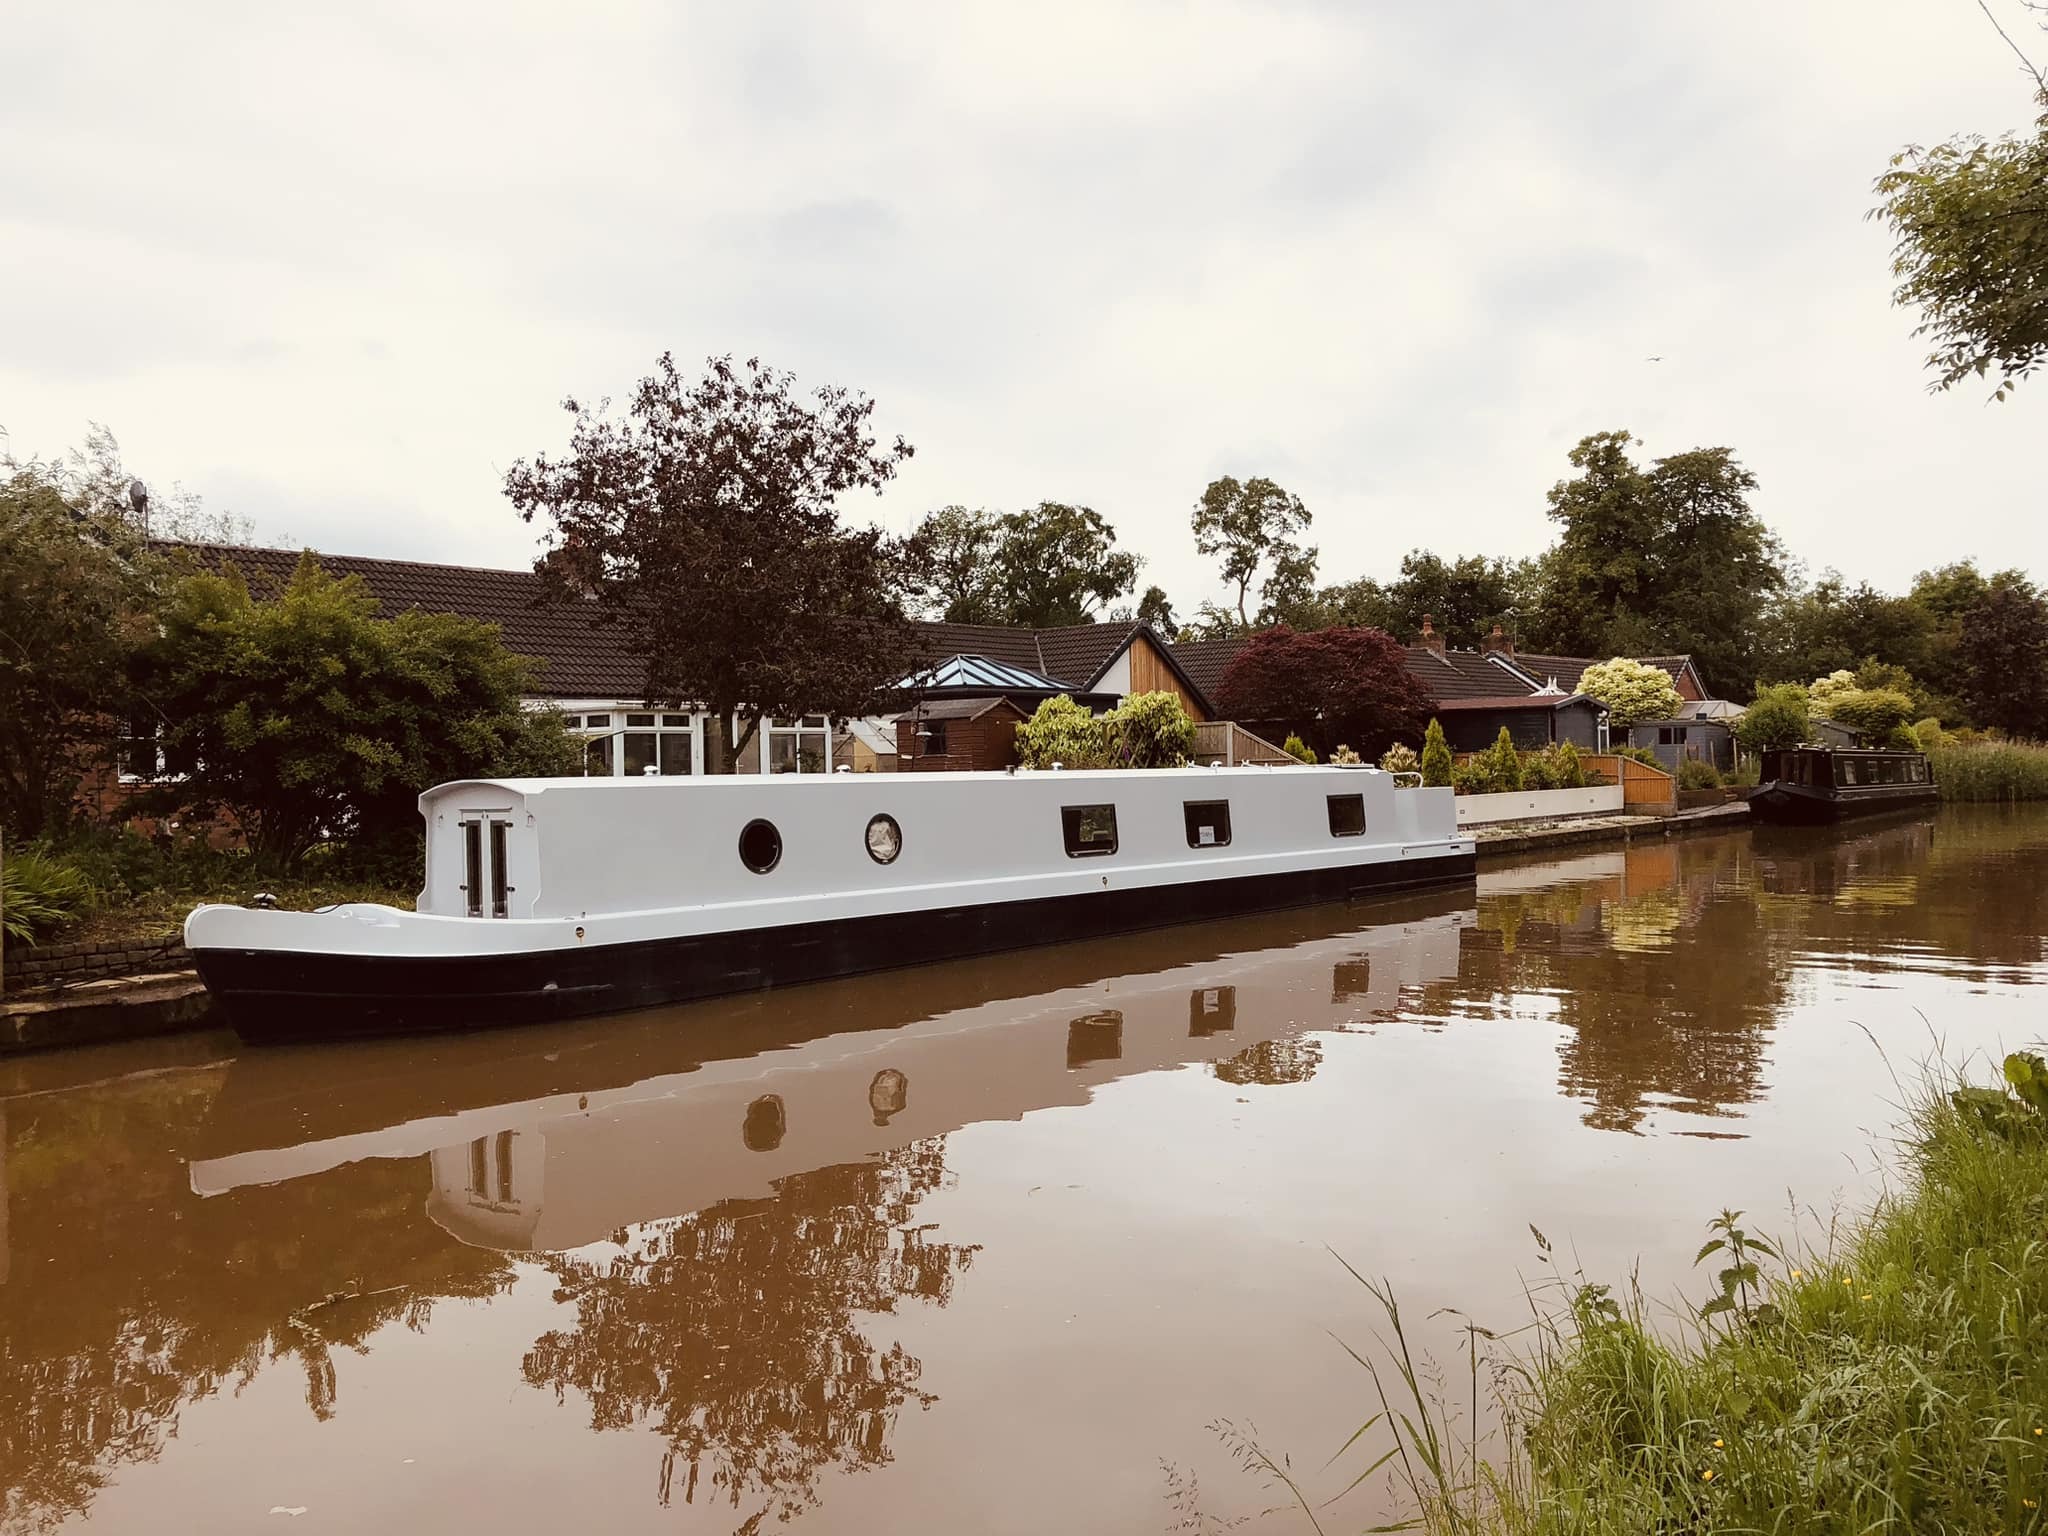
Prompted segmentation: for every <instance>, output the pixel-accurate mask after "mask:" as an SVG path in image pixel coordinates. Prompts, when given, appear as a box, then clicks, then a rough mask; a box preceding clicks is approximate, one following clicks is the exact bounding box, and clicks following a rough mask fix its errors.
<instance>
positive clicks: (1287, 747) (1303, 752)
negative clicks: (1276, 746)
mask: <svg viewBox="0 0 2048 1536" xmlns="http://www.w3.org/2000/svg"><path fill="white" fill-rule="evenodd" d="M1280 750H1281V751H1282V752H1285V753H1286V754H1287V755H1288V756H1289V757H1293V758H1298V759H1300V760H1301V761H1302V762H1304V763H1312V762H1314V761H1315V760H1316V754H1315V749H1314V748H1312V747H1311V746H1310V745H1309V744H1308V743H1307V742H1305V741H1303V740H1302V739H1301V736H1300V735H1299V733H1296V732H1290V733H1289V734H1288V737H1287V739H1286V740H1285V741H1283V742H1281V743H1280Z"/></svg>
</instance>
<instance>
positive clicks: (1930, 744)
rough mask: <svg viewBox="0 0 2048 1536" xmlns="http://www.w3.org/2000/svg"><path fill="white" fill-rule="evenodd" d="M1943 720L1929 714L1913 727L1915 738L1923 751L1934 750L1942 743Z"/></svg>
mask: <svg viewBox="0 0 2048 1536" xmlns="http://www.w3.org/2000/svg"><path fill="white" fill-rule="evenodd" d="M1941 739H1942V738H1941V722H1940V721H1939V720H1937V719H1935V718H1934V717H1933V716H1932V715H1929V716H1928V717H1927V718H1926V719H1925V720H1922V721H1919V722H1917V723H1916V724H1915V725H1914V727H1913V740H1914V741H1915V742H1917V743H1918V744H1919V748H1920V750H1921V751H1922V752H1932V751H1933V750H1934V749H1935V748H1936V747H1938V746H1940V745H1941Z"/></svg>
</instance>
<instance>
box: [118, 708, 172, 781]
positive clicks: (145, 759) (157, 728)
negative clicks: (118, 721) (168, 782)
mask: <svg viewBox="0 0 2048 1536" xmlns="http://www.w3.org/2000/svg"><path fill="white" fill-rule="evenodd" d="M114 765H115V767H116V769H117V770H118V771H119V773H120V775H121V777H122V778H124V779H137V780H139V779H157V778H162V777H163V772H164V747H163V725H162V722H161V721H159V720H158V719H157V718H156V717H155V716H154V715H134V716H131V717H130V718H129V719H128V720H127V721H126V722H125V727H124V729H123V730H122V732H121V739H120V740H119V742H117V743H116V745H115V748H114Z"/></svg>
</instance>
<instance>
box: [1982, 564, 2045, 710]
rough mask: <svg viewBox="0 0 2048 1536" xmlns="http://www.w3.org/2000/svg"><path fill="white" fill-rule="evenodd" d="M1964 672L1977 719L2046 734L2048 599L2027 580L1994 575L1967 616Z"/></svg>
mask: <svg viewBox="0 0 2048 1536" xmlns="http://www.w3.org/2000/svg"><path fill="white" fill-rule="evenodd" d="M1964 637H1965V651H1964V664H1963V665H1964V676H1965V687H1966V690H1967V696H1968V699H1969V703H1970V708H1971V711H1972V713H1974V714H1975V715H1976V717H1977V723H1978V724H1979V725H1989V726H1996V727H1998V728H1999V729H2000V730H2004V731H2010V732H2011V733H2012V734H2014V735H2016V736H2033V737H2048V602H2044V601H2043V600H2042V597H2041V594H2040V593H2039V592H2037V591H2036V590H2035V589H2034V586H2033V584H2032V583H2031V582H2028V581H2025V580H2008V579H2004V578H1999V579H1994V580H1993V581H1992V582H1991V584H1990V585H1989V586H1988V587H1986V588H1985V590H1984V594H1983V595H1982V596H1981V597H1979V598H1978V599H1977V601H1976V602H1975V603H1974V604H1972V605H1971V608H1970V611H1969V615H1968V617H1967V618H1966V620H1965V621H1964Z"/></svg>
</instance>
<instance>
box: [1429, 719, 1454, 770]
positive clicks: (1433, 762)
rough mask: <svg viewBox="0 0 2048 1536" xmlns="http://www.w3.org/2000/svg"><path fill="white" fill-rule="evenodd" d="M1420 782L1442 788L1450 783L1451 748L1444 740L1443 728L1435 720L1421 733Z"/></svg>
mask: <svg viewBox="0 0 2048 1536" xmlns="http://www.w3.org/2000/svg"><path fill="white" fill-rule="evenodd" d="M1422 782H1423V783H1424V784H1429V785H1434V786H1442V785H1446V784H1449V783H1450V782H1451V746H1450V743H1449V742H1447V741H1445V740H1444V728H1443V726H1442V725H1440V724H1438V723H1437V722H1436V721H1435V720H1431V721H1430V722H1429V729H1428V730H1427V731H1424V732H1423V733H1422Z"/></svg>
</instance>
